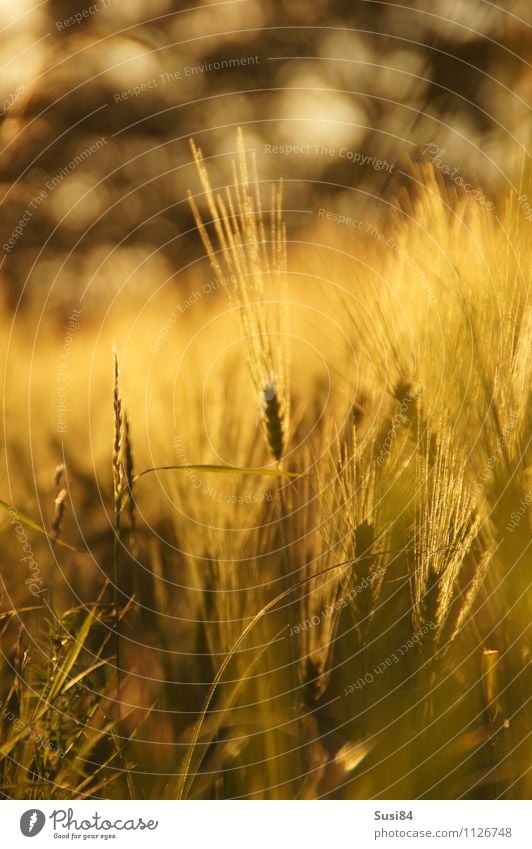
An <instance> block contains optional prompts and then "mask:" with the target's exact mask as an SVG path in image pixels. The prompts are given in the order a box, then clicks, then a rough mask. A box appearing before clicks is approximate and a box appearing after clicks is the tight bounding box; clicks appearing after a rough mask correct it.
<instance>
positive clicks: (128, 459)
mask: <svg viewBox="0 0 532 849" xmlns="http://www.w3.org/2000/svg"><path fill="white" fill-rule="evenodd" d="M123 445H124V470H125V478H126V486H127V491H128V513H129V521H130V524H131V531H132V532H133V531H134V530H135V524H136V520H135V500H134V497H133V478H134V471H133V449H132V447H131V431H130V426H129V416H128V414H127V411H126V410H124V432H123Z"/></svg>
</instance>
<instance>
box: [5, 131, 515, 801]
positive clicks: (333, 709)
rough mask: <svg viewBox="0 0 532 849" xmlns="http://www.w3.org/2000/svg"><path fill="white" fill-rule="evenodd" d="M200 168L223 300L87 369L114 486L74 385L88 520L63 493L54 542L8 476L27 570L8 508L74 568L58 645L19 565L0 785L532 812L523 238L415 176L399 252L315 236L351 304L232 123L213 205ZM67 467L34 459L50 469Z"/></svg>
mask: <svg viewBox="0 0 532 849" xmlns="http://www.w3.org/2000/svg"><path fill="white" fill-rule="evenodd" d="M193 157H194V160H195V163H196V166H197V173H198V176H199V189H200V191H199V193H197V194H194V195H193V196H192V195H191V203H192V208H193V212H194V216H195V220H196V223H197V226H198V230H199V233H200V235H201V238H202V240H203V245H204V247H205V251H206V255H207V257H208V259H209V262H210V264H211V267H212V269H213V272H214V274H215V276H216V278H217V279H218V280H229V281H230V283H229V285H227V286H224V289H225V291H226V292H227V296H228V305H229V308H228V309H226V307H225V306H223V302H222V301H220V299H218V298H216V297H213V298H211V299H207V298H205V299H203V300H202V302H201V304H198V305H197V310H198V312H199V314H200V317H201V320H200V321H198V322H197V323H196V324H195V319H194V318H193V317H192V316H190V318H187V320H186V322H180V323H179V322H178V323H176V325H175V330H174V331H173V336H172V338H168V340H167V341H166V343H165V344H166V345H168V348H167V350H165V352H164V356H159V357H157V358H156V357H155V356H154V358H153V359H152V360H151V361H150V363H149V370H148V365H146V363H145V359H146V356H145V352H146V351H147V350H148V349H149V345H150V341H151V340H153V338H155V337H157V328H158V327H160V326H161V322H162V321H163V319H164V315H163V313H165V308H163V305H162V304H163V301H164V296H161V306H160V307H159V308H157V309H155V311H154V313H153V315H152V316H151V318H150V317H149V316H148V318H147V319H146V321H145V322H143V323H142V325H141V324H140V323H139V324H138V325H135V327H134V329H131V321H130V317H129V316H128V314H127V312H124V311H122V314H121V316H118V315H117V316H114V317H113V332H116V335H117V337H118V338H119V339H120V349H121V350H123V351H124V353H123V355H122V357H121V363H120V367H119V363H118V357H117V355H116V353H115V354H114V364H113V369H112V370H111V372H112V373H111V374H109V368H108V350H107V349H105V351H104V350H102V351H101V352H100V351H99V350H97V351H96V354H95V361H94V362H95V365H94V364H91V369H92V372H91V373H94V378H93V379H94V381H95V384H96V389H95V392H96V397H97V404H98V410H99V409H100V404H101V397H102V396H103V392H105V393H106V397H107V398H108V413H107V414H106V416H103V415H102V416H98V417H97V420H96V422H95V424H94V427H95V428H96V430H95V434H94V439H95V445H96V449H95V456H96V462H95V469H96V476H95V474H94V469H93V468H92V467H91V464H90V463H89V462H87V461H85V460H84V458H83V452H82V451H80V445H82V444H83V443H84V441H85V440H86V439H88V435H89V434H88V433H87V419H86V417H85V418H84V417H83V415H82V412H78V413H76V405H75V404H74V393H75V391H78V390H76V388H75V387H72V398H71V404H70V406H71V407H72V408H73V414H72V415H73V416H76V415H77V416H78V418H77V419H75V420H74V422H73V424H74V427H73V429H72V432H71V433H69V434H68V438H67V439H66V440H65V444H64V452H65V457H64V459H65V462H66V467H67V468H68V470H69V477H68V492H69V499H70V500H71V502H72V510H69V511H67V512H65V511H64V504H65V498H66V495H63V494H62V492H64V491H62V492H60V490H59V480H57V481H56V483H55V484H54V486H55V496H56V498H57V501H56V504H55V510H56V513H55V515H54V516H53V517H52V521H51V523H49V524H48V525H47V526H48V527H50V529H51V530H50V531H49V532H47V531H45V530H44V527H43V526H41V523H40V522H39V521H37V519H36V518H35V516H36V515H37V514H36V510H35V504H34V503H33V502H32V500H31V497H30V495H29V494H28V490H27V489H26V490H25V489H24V486H25V484H24V480H25V476H28V475H29V469H26V468H25V467H24V462H23V460H22V458H20V460H19V464H20V471H19V473H18V474H19V479H20V481H21V484H20V486H19V492H18V494H16V507H17V508H18V512H17V511H15V513H14V514H13V513H11V514H9V513H7V512H6V517H5V522H4V524H3V526H2V528H1V531H2V534H3V537H4V539H5V543H6V549H7V550H8V551H9V557H10V562H11V561H12V562H13V563H14V562H15V561H16V560H17V559H18V556H17V544H18V543H17V539H16V538H15V534H14V533H13V529H12V525H13V521H10V519H9V516H11V517H13V515H16V516H17V517H18V519H19V521H20V523H21V527H22V526H25V527H26V529H27V531H28V534H31V545H32V546H33V547H34V553H35V554H36V555H37V556H38V559H39V560H41V559H42V560H43V561H44V559H45V558H46V557H51V558H52V564H54V563H56V564H58V563H59V561H60V563H61V570H59V569H57V570H56V571H55V572H54V610H55V612H56V622H55V624H54V625H53V627H52V625H51V623H49V622H47V618H46V611H45V606H44V605H43V604H42V602H41V601H40V600H39V599H38V598H37V599H34V598H33V597H32V598H31V599H30V602H31V603H29V604H28V598H27V596H26V595H25V592H24V590H23V589H22V588H21V584H20V580H19V579H18V578H17V576H16V574H15V572H14V570H13V569H12V568H7V567H6V568H5V569H4V572H3V584H4V595H3V604H4V612H3V613H2V619H1V620H0V622H1V623H2V640H3V646H4V651H3V656H2V665H3V669H2V674H3V679H2V680H3V681H5V682H6V683H5V684H4V685H3V690H2V693H1V694H0V698H2V700H3V704H2V709H3V710H4V716H3V731H2V735H3V736H2V745H1V747H0V750H1V754H0V758H1V760H0V764H1V768H2V793H3V794H4V795H5V796H13V797H27V798H30V797H31V798H45V797H52V798H63V797H69V796H74V797H83V796H89V797H90V796H99V795H104V796H106V795H112V794H116V795H129V796H134V795H135V794H137V793H140V794H141V795H152V796H154V797H170V798H174V797H176V796H180V797H194V798H228V797H230V798H235V797H246V798H316V797H326V796H333V797H335V798H369V797H382V798H413V797H436V798H438V797H451V798H457V797H469V798H474V797H484V796H491V797H508V798H514V797H518V798H519V797H526V795H527V794H528V793H529V792H530V787H529V783H528V777H527V766H528V763H529V760H530V748H529V738H528V736H527V726H526V719H525V710H526V702H527V687H526V668H527V664H528V660H529V646H528V641H527V629H528V624H529V623H528V620H529V616H528V610H527V604H526V600H525V599H526V591H527V589H528V576H527V572H526V569H525V562H526V555H527V552H528V545H529V524H528V521H529V514H528V512H527V508H528V505H529V501H530V497H529V493H530V466H529V433H530V418H529V409H530V403H529V402H530V388H529V386H530V384H529V380H528V375H529V372H530V370H529V351H530V341H531V320H530V308H529V281H528V279H527V274H528V273H529V269H530V267H531V266H530V247H529V239H528V238H527V233H526V230H525V228H526V226H527V225H526V221H524V220H523V219H522V217H521V215H520V210H519V208H518V207H516V205H515V203H511V202H508V203H507V204H506V205H502V206H501V209H500V210H499V213H498V217H497V216H495V215H494V214H492V213H490V212H489V211H488V210H486V209H481V208H480V207H479V206H478V205H477V204H475V202H474V201H473V200H471V199H470V198H467V197H465V198H464V197H460V196H459V195H458V194H456V193H448V192H447V191H446V190H445V187H444V186H443V185H442V184H441V182H438V180H437V178H436V177H435V175H434V173H433V172H432V171H431V170H430V169H427V168H417V167H413V168H412V179H413V180H414V183H415V184H416V186H417V188H416V192H415V193H412V195H408V196H405V197H403V198H402V200H401V201H398V202H397V204H396V205H395V208H394V210H393V212H392V213H391V215H390V217H389V219H387V220H386V221H384V222H383V223H382V225H381V226H382V227H383V228H384V229H383V232H384V233H385V236H386V237H387V239H388V242H387V241H386V239H385V238H382V239H379V240H377V242H375V240H374V237H373V236H368V237H367V238H366V241H365V242H363V241H360V242H354V243H352V244H344V243H342V248H341V250H340V249H339V248H338V247H337V244H335V243H334V240H333V243H332V244H330V245H327V244H326V235H327V234H326V233H325V231H324V234H323V239H324V241H323V244H322V247H321V249H320V251H321V252H320V262H321V263H322V265H325V266H326V267H327V275H328V277H329V278H330V277H333V278H334V277H335V275H337V276H338V279H340V278H341V279H342V281H344V282H343V283H342V286H341V287H339V288H338V290H335V291H336V294H334V295H333V294H331V292H332V291H333V290H332V289H331V287H330V286H329V287H326V290H325V291H322V290H321V289H320V284H319V281H317V280H316V274H315V270H316V258H315V254H314V251H315V249H314V248H311V247H307V248H306V253H304V252H302V248H301V247H299V248H298V249H297V250H296V249H294V261H293V262H291V263H290V265H289V264H288V261H287V256H290V251H288V254H287V236H286V231H285V225H284V222H283V214H282V192H281V187H280V186H275V187H274V188H273V190H272V191H271V193H270V195H269V201H268V203H269V206H268V207H267V205H266V204H265V201H264V197H266V192H265V189H264V186H263V184H262V183H261V182H260V180H259V178H258V174H257V167H256V164H255V161H254V159H253V158H252V157H249V156H248V155H247V154H246V151H245V145H244V140H243V137H242V136H241V135H239V138H238V151H237V156H236V160H235V162H234V164H233V167H232V174H231V181H230V185H228V186H227V187H223V188H222V189H221V190H215V189H213V188H212V186H211V181H210V178H209V166H208V160H205V159H204V158H203V156H202V154H201V152H200V151H199V150H198V149H197V148H196V147H193ZM376 244H378V245H380V247H378V248H377V249H376ZM298 286H300V287H301V289H302V290H303V292H304V294H305V299H306V303H307V304H308V305H309V307H311V308H312V309H309V311H308V313H305V312H304V310H303V309H302V308H301V301H300V300H299V292H298ZM291 303H292V304H299V306H298V307H297V308H296V307H295V306H293V307H291V306H290V304H291ZM159 310H160V311H159ZM289 312H290V316H289ZM331 314H334V316H335V322H336V327H337V334H336V336H335V338H331V337H330V336H329V337H328V336H327V334H326V333H325V332H324V330H323V328H324V326H325V325H324V318H325V317H328V316H329V315H331ZM235 316H236V319H237V321H236V325H235V323H234V318H235ZM289 319H290V320H289ZM2 320H3V321H5V318H3V319H2ZM235 327H236V332H235ZM212 328H216V330H213V329H212ZM80 332H81V331H80ZM85 332H86V333H87V337H86V341H87V342H92V343H93V344H95V334H94V333H93V331H91V330H89V329H87V330H86V331H85ZM128 334H131V339H128ZM209 334H210V335H209ZM309 341H310V342H311V343H312V345H314V347H315V348H316V349H318V350H319V351H320V353H321V355H322V358H323V361H324V362H325V364H326V367H327V370H328V373H329V376H330V381H331V389H330V391H328V390H327V388H326V381H324V376H323V373H322V372H320V367H319V366H318V365H316V364H315V363H314V362H313V361H312V360H311V358H310V357H309V356H308V354H307V353H306V352H307V350H308V349H307V348H306V347H305V345H306V344H307V342H309ZM15 344H18V345H20V346H21V347H20V351H19V353H20V354H21V356H20V357H19V363H20V362H21V361H24V355H25V349H24V347H23V345H22V343H21V342H20V341H19V342H17V341H15ZM138 352H140V353H138ZM83 356H84V352H83V351H82V350H81V346H80V353H79V357H80V360H79V362H77V364H76V363H74V365H73V367H75V368H77V369H78V370H79V373H80V374H82V373H83V372H84V370H85V369H86V368H87V367H88V364H87V361H84V360H83ZM187 357H188V359H187ZM243 361H244V362H245V368H243V367H242V362H243ZM177 363H179V368H177V366H176V364H177ZM246 369H247V376H246V374H245V371H246ZM148 374H152V375H153V374H155V375H156V390H155V393H154V394H153V395H151V396H150V398H149V400H148V399H147V397H146V396H145V394H144V393H145V392H147V390H146V389H145V388H144V387H145V386H147V382H146V383H145V384H143V381H142V379H141V377H142V376H144V375H148ZM37 378H38V380H39V375H38V376H37ZM122 384H123V385H124V397H127V398H128V403H129V411H130V413H131V421H130V418H129V416H128V415H127V414H126V411H125V409H124V407H123V403H122ZM38 385H39V384H38V383H37V384H36V385H35V391H38ZM43 385H46V384H45V383H44V384H43ZM8 386H9V376H8ZM176 386H177V390H175V387H176ZM172 387H174V392H175V394H174V398H175V402H174V405H172V403H171V402H170V399H171V398H172ZM13 398H14V401H13V403H17V404H18V405H19V407H21V406H22V405H23V403H24V398H23V397H18V398H17V396H16V392H14V395H13ZM77 401H78V405H79V410H80V411H82V410H83V407H82V404H83V396H82V395H81V394H80V395H78V397H77ZM94 406H96V404H95V405H94ZM47 409H49V406H48V407H47V406H46V404H45V405H44V407H43V410H47ZM51 415H52V416H53V411H52V413H51ZM46 427H47V425H45V424H44V419H43V433H44V432H45V430H46ZM259 428H260V430H261V432H262V438H257V435H258V429H259ZM74 433H75V437H74ZM133 436H134V438H133ZM90 437H91V445H92V439H93V434H92V432H90ZM7 439H8V451H11V452H17V451H19V447H18V443H17V439H16V437H15V436H13V435H12V434H11V433H8V434H7ZM110 442H112V452H111V455H112V456H111V464H110V465H111V468H109V443H110ZM100 446H102V447H101V453H100V454H99V453H98V452H99V451H100ZM106 446H107V447H106ZM133 457H135V467H136V469H138V470H140V472H135V469H134V464H133ZM56 462H57V452H56V446H54V443H53V440H48V443H47V445H45V444H44V441H43V446H42V448H41V451H40V456H39V463H41V464H42V467H43V480H44V481H48V480H49V479H50V478H51V475H50V471H49V470H50V469H53V468H54V467H55V465H56ZM143 470H144V471H143ZM44 472H46V477H45V476H44ZM148 472H149V474H148ZM28 479H31V478H28ZM100 483H101V490H100V491H101V493H102V502H103V507H102V505H101V503H100V501H99V498H98V497H97V495H96V492H97V487H96V485H95V484H97V485H98V487H100ZM43 486H45V484H43ZM3 504H4V506H5V507H6V508H9V506H10V503H8V499H7V498H6V499H5V503H4V502H3ZM107 510H109V513H110V515H111V517H112V522H111V524H112V528H111V530H110V531H109V530H107V529H106V527H107V526H106V521H107ZM74 517H76V519H77V521H78V524H76V522H75V521H74ZM42 524H43V525H44V523H42ZM126 530H127V531H128V534H126ZM82 533H83V536H82ZM68 546H70V548H69V547H68ZM72 547H74V549H75V550H74V551H72ZM53 568H55V567H54V565H53ZM111 583H112V584H113V586H114V589H113V590H112V603H111V604H109V603H108V602H107V598H108V594H109V592H110V584H111ZM73 594H75V595H77V596H78V599H81V602H79V600H78V602H76V603H72V595H73ZM94 598H97V601H96V602H92V601H91V599H94ZM128 599H129V600H130V601H128V602H127V604H126V601H127V600H128ZM133 599H134V601H133ZM121 600H123V601H121ZM126 611H127V612H128V615H127V616H126V615H125V613H126ZM36 634H37V635H40V636H39V637H38V638H37V637H36ZM50 635H52V637H53V640H52V642H53V645H52V646H50ZM110 642H112V643H114V646H113V651H112V652H109V651H108V645H109V643H110ZM50 656H52V657H53V658H54V660H53V665H52V672H51V674H50V675H49V676H48V680H45V677H46V676H45V675H44V674H43V673H44V670H45V669H46V668H47V667H46V663H47V659H48V658H49V657H50ZM112 664H116V669H117V676H118V678H117V682H115V683H113V682H111V681H110V680H109V676H107V675H106V667H107V666H108V665H112ZM117 698H118V700H119V701H121V702H122V703H123V704H124V708H123V710H121V711H120V712H119V716H118V718H119V719H120V724H119V725H117V714H116V710H113V708H112V705H113V702H114V700H116V699H117ZM11 713H13V714H14V717H15V718H18V719H19V720H20V723H21V724H15V722H14V719H10V718H9V717H10V715H11ZM140 728H141V729H142V734H139V733H138V729H140ZM27 729H33V730H34V731H36V732H38V734H39V735H40V738H41V742H40V743H39V745H37V742H36V739H35V738H32V735H31V731H28V730H27ZM137 738H138V739H137ZM42 739H45V740H46V741H48V742H47V743H46V745H45V744H43V743H42ZM126 742H127V759H126V756H125V746H126ZM56 746H57V747H60V749H61V752H60V753H59V752H58V751H57V750H56V748H54V747H56ZM43 747H44V748H43ZM155 763H156V764H157V772H158V776H157V777H154V776H153V774H152V773H153V772H154V769H153V768H154V764H155ZM132 764H135V765H136V766H132ZM146 774H149V778H147V777H146Z"/></svg>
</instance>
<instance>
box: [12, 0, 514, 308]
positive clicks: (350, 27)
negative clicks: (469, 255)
mask: <svg viewBox="0 0 532 849" xmlns="http://www.w3.org/2000/svg"><path fill="white" fill-rule="evenodd" d="M183 6H186V8H183ZM529 25H530V4H529V3H527V2H526V0H508V2H504V3H499V4H493V3H487V2H483V0H476V1H475V2H471V0H468V2H466V0H446V2H443V0H433V2H430V3H427V2H419V1H418V2H416V0H413V2H411V3H410V4H409V5H404V4H403V5H400V6H398V5H397V6H396V5H394V4H391V3H385V2H375V0H371V1H370V2H368V0H314V2H312V3H307V2H303V0H283V2H280V0H277V1H276V2H272V0H229V2H217V3H209V2H204V3H202V2H200V3H194V2H192V3H186V4H181V3H175V2H169V0H152V2H150V4H148V5H146V4H145V3H142V2H140V0H100V2H94V3H92V4H90V3H89V2H88V0H79V2H78V1H77V0H69V2H55V1H54V0H53V1H52V2H46V3H40V2H37V0H35V2H33V0H22V1H21V2H20V3H16V4H14V3H11V2H7V0H2V2H0V32H1V35H0V38H1V47H0V62H1V66H2V74H1V75H0V104H2V107H1V109H0V113H1V117H0V139H1V141H0V143H1V149H2V153H1V156H0V182H1V189H0V190H1V193H2V207H3V213H2V216H1V221H0V228H1V232H0V244H3V245H4V248H3V250H2V265H1V270H0V275H1V285H2V289H3V290H4V292H5V293H6V295H7V297H8V298H9V299H10V300H12V302H13V303H15V302H16V301H17V300H18V298H19V296H20V295H21V293H22V292H23V291H24V298H28V297H30V298H31V297H36V298H37V300H38V301H41V300H42V299H43V298H46V299H47V303H48V306H49V307H51V306H52V305H53V304H54V303H56V302H61V301H62V300H66V301H70V300H71V298H72V296H73V294H74V293H76V294H78V293H79V288H80V285H81V281H82V280H84V281H87V282H89V290H88V292H87V296H88V297H96V298H99V297H101V295H102V294H104V293H105V294H107V295H108V294H109V293H110V292H112V291H114V292H116V291H117V290H118V289H120V287H121V286H122V285H123V283H124V281H126V280H127V281H129V285H130V286H134V287H135V291H136V292H139V291H142V288H143V287H145V288H148V289H151V287H153V286H154V285H155V286H156V285H160V284H161V283H163V284H166V283H168V284H169V285H172V286H174V285H176V286H179V285H183V284H182V283H181V284H180V282H179V281H182V280H183V276H182V275H181V276H180V272H181V271H182V269H183V268H184V267H185V266H187V263H188V262H190V261H191V259H193V258H194V257H195V256H196V257H197V251H198V250H199V241H198V240H197V237H196V236H195V235H191V234H190V233H189V232H188V231H189V230H190V228H191V226H192V221H191V216H190V212H189V207H188V203H187V201H186V191H187V189H191V190H192V191H193V192H196V191H198V183H197V179H196V176H195V174H194V172H193V169H192V166H191V164H190V160H191V156H190V148H189V139H190V138H191V137H193V138H194V139H195V140H196V141H197V143H198V144H199V145H200V146H201V147H202V149H203V151H204V154H205V155H206V156H207V157H214V159H213V161H212V162H210V163H209V168H210V173H211V174H213V183H214V185H216V184H218V183H219V184H223V183H224V181H225V182H227V180H228V177H229V174H230V171H229V162H228V160H229V157H228V156H227V155H226V154H229V153H230V152H232V151H234V149H235V128H236V127H237V126H238V125H241V126H242V127H243V128H244V131H245V140H246V146H247V148H248V149H250V150H255V151H256V153H257V158H258V160H259V170H260V174H261V177H262V178H263V179H266V180H267V179H270V178H274V177H280V176H282V177H284V179H285V192H286V202H285V206H286V207H287V209H288V210H290V211H289V212H287V219H288V226H289V229H290V233H292V234H293V235H294V238H295V234H297V233H298V232H299V231H300V229H301V228H302V227H305V228H306V231H307V232H308V229H309V222H310V216H311V215H312V212H311V211H310V209H311V202H310V198H312V207H313V208H315V207H317V206H319V203H320V196H324V197H325V198H331V197H334V209H335V210H337V211H338V210H341V211H343V212H347V213H348V214H350V215H355V216H356V215H357V214H358V211H359V210H360V209H361V208H364V207H365V206H366V205H367V204H368V203H373V204H375V200H377V202H378V201H379V200H381V199H386V198H388V197H391V196H392V195H393V193H394V192H395V190H396V189H397V186H398V185H402V184H404V182H405V169H406V171H408V162H409V160H410V159H414V160H416V159H424V158H425V159H426V158H427V157H428V154H427V152H426V148H427V146H428V145H432V147H431V148H430V149H429V153H430V152H432V153H431V157H430V158H433V159H434V158H435V156H436V154H437V156H438V158H439V159H440V161H441V164H440V170H441V169H442V167H443V166H444V165H445V166H446V167H447V168H448V169H449V171H450V172H452V170H453V169H458V170H455V172H454V173H455V174H460V175H461V176H462V175H463V177H464V180H466V181H468V182H470V183H471V185H472V186H474V185H477V184H481V185H482V186H483V192H484V193H485V194H486V195H487V196H488V195H489V197H490V200H491V199H493V200H496V197H497V196H498V194H499V193H500V192H501V191H502V190H503V189H505V188H508V186H510V187H511V186H513V185H515V181H516V180H517V175H518V172H519V167H520V164H521V163H522V161H523V144H524V143H525V142H526V141H527V132H528V121H529V112H528V105H527V94H529V92H530V82H531V73H530V67H529V65H528V64H527V60H530V52H531V40H530V29H529ZM283 145H284V146H286V145H289V146H299V148H300V150H299V151H297V150H296V151H293V152H288V153H287V152H286V148H285V149H284V150H283V149H282V147H281V146H283ZM91 146H92V147H91ZM269 146H271V147H269ZM276 146H277V147H276ZM325 147H326V148H328V149H329V150H325ZM331 148H333V149H334V152H331V150H330V149H331ZM357 154H358V156H356V155H357ZM364 157H365V159H364ZM379 162H381V163H383V164H382V166H379V164H378V163H379ZM217 175H219V179H218V178H217ZM17 227H18V228H19V230H20V232H19V233H18V234H15V237H14V243H11V244H10V243H9V239H10V238H11V239H12V240H13V233H14V231H15V228H17ZM6 245H7V249H6ZM151 290H152V289H151Z"/></svg>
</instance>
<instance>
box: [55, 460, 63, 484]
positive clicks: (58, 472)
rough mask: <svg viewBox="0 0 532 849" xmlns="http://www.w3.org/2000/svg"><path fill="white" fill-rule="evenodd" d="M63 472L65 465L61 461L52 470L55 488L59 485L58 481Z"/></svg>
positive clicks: (61, 477) (59, 481)
mask: <svg viewBox="0 0 532 849" xmlns="http://www.w3.org/2000/svg"><path fill="white" fill-rule="evenodd" d="M64 473H65V465H64V463H61V464H60V465H59V466H56V467H55V472H54V486H55V488H56V489H59V485H60V483H61V480H62V479H63V475H64Z"/></svg>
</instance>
